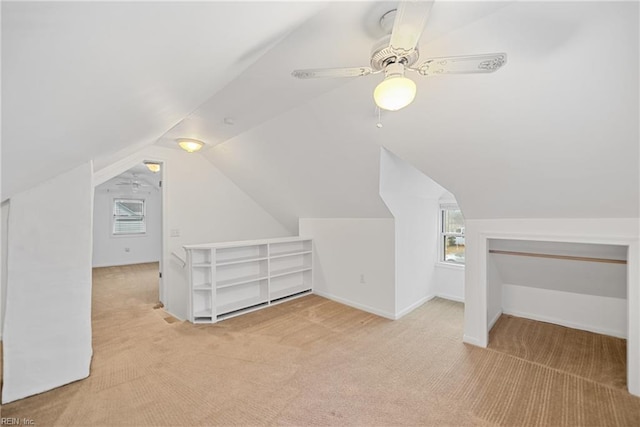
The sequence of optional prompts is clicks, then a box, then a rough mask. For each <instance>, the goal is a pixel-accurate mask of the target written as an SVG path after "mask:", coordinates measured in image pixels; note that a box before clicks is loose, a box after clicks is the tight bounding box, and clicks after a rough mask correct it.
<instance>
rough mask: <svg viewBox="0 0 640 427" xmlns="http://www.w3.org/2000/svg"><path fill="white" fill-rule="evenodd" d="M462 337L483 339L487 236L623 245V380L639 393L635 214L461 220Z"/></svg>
mask: <svg viewBox="0 0 640 427" xmlns="http://www.w3.org/2000/svg"><path fill="white" fill-rule="evenodd" d="M465 232H466V236H465V237H466V266H465V283H466V286H465V319H464V341H465V342H468V343H470V344H474V345H479V346H482V347H486V345H487V342H488V331H489V329H488V323H489V319H488V316H487V310H488V301H489V300H490V299H491V295H490V289H489V287H488V285H487V268H488V266H487V257H488V253H487V249H488V241H489V239H518V240H534V241H552V242H572V243H595V244H605V245H622V246H628V250H629V252H628V261H627V262H628V263H627V312H628V316H629V317H628V321H627V334H628V338H627V368H628V375H627V384H628V388H629V392H630V393H632V394H635V395H640V268H639V264H640V245H639V242H638V236H639V224H638V219H637V218H625V219H620V218H607V219H595V218H594V219H566V218H565V219H562V218H557V219H502V220H469V219H467V220H466V230H465Z"/></svg>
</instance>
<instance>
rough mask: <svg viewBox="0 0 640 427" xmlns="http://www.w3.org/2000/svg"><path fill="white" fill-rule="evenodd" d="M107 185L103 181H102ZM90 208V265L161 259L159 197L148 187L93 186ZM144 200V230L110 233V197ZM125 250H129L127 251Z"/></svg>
mask: <svg viewBox="0 0 640 427" xmlns="http://www.w3.org/2000/svg"><path fill="white" fill-rule="evenodd" d="M104 185H106V184H104ZM94 197H95V201H94V209H93V266H94V267H106V266H114V265H127V264H140V263H144V262H156V261H159V260H160V255H161V252H162V197H161V193H160V191H157V190H154V189H150V190H148V191H147V190H145V191H140V192H138V193H133V194H132V193H131V192H125V191H117V190H115V191H114V190H110V189H108V188H105V187H103V186H102V185H101V186H98V187H96V191H95V196H94ZM117 198H134V199H144V201H145V210H146V215H145V219H146V229H147V231H146V233H145V234H140V235H129V236H114V235H113V234H112V232H111V231H112V219H113V199H117ZM127 249H128V251H127Z"/></svg>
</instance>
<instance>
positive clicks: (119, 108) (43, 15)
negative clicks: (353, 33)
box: [2, 1, 325, 199]
mask: <svg viewBox="0 0 640 427" xmlns="http://www.w3.org/2000/svg"><path fill="white" fill-rule="evenodd" d="M323 7H325V5H324V4H322V3H313V2H273V3H268V2H5V1H3V2H2V107H3V108H2V142H3V144H2V199H6V198H8V197H10V196H11V195H12V194H14V193H16V192H17V191H21V190H23V189H26V188H28V187H30V186H32V185H34V184H36V183H39V182H41V181H43V180H45V179H48V178H51V177H53V176H55V175H57V174H59V173H61V172H63V171H66V170H68V169H71V168H73V167H75V166H77V165H78V164H80V163H82V162H86V161H88V160H90V159H92V158H95V157H97V156H100V155H105V154H108V153H114V152H117V151H119V150H121V149H123V148H126V147H130V146H134V145H140V146H144V145H147V144H152V143H154V142H155V141H156V140H157V139H158V138H159V137H160V136H162V135H163V134H164V133H165V132H166V131H167V130H168V129H170V128H172V127H173V126H174V125H176V124H177V123H179V122H180V120H182V119H183V118H184V117H185V116H187V115H188V114H189V113H190V112H192V111H193V110H194V109H196V107H198V106H199V105H201V104H202V103H203V102H205V101H206V100H207V99H208V98H209V97H211V96H212V95H214V94H215V93H216V92H217V91H218V90H220V89H221V88H222V87H224V86H225V84H226V83H228V82H229V81H230V80H232V78H233V77H234V76H235V75H237V74H238V73H239V72H241V71H242V70H243V69H244V68H246V67H247V66H248V65H250V64H251V63H252V62H253V61H255V60H256V59H257V58H258V57H259V56H260V55H261V54H262V53H263V52H264V51H265V50H266V49H268V48H269V47H270V45H271V44H272V43H275V42H277V40H279V39H280V38H282V37H283V36H285V35H286V34H287V33H288V32H289V31H290V30H291V29H293V28H295V27H296V26H297V25H299V24H300V23H301V22H303V21H304V20H306V19H307V18H308V17H309V16H311V15H313V14H314V13H315V12H317V11H318V10H320V9H321V8H323Z"/></svg>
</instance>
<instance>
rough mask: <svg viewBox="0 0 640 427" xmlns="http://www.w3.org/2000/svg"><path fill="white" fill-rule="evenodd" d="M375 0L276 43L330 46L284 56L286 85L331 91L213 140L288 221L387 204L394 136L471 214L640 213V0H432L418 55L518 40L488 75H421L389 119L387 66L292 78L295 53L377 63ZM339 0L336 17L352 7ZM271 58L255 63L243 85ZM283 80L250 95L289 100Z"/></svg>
mask: <svg viewBox="0 0 640 427" xmlns="http://www.w3.org/2000/svg"><path fill="white" fill-rule="evenodd" d="M366 6H367V5H348V7H349V8H357V7H360V8H361V9H360V11H359V12H360V14H359V15H358V13H357V12H356V13H352V16H353V19H352V21H351V22H347V21H345V20H343V21H341V20H339V19H336V20H334V21H331V22H329V21H327V22H324V26H322V25H320V23H319V22H318V23H317V25H316V27H317V28H315V29H314V30H315V31H311V30H308V29H306V30H307V32H304V33H301V32H299V31H297V32H294V33H292V34H291V35H290V37H289V38H288V39H286V40H283V42H282V43H281V45H279V46H278V48H279V49H284V48H285V46H287V47H289V49H292V50H294V51H295V49H298V51H297V52H299V46H300V45H307V46H313V49H312V51H314V52H315V51H317V52H325V54H323V55H321V56H320V57H318V56H317V55H312V54H306V55H305V54H299V55H292V56H291V57H289V58H283V57H280V56H279V57H278V58H279V61H278V67H279V68H280V69H282V71H281V74H280V77H279V78H278V79H279V80H278V84H282V85H286V86H284V87H285V88H286V89H282V88H280V89H279V92H280V91H282V92H287V91H291V92H294V93H297V92H298V91H299V90H301V89H300V88H301V87H303V86H304V88H305V89H304V90H310V89H308V88H309V87H313V88H317V89H318V90H319V91H320V92H322V93H321V94H320V95H318V96H317V97H315V98H313V99H310V100H309V101H307V102H305V103H302V104H300V105H298V106H295V107H292V108H291V109H290V110H288V111H286V112H284V113H282V114H280V115H277V116H276V117H274V118H272V119H269V120H268V121H267V122H265V123H264V124H262V125H258V126H256V127H255V128H254V129H252V130H250V131H247V132H243V133H241V134H240V135H239V136H237V137H235V138H232V139H229V140H227V142H226V143H225V144H222V145H218V146H216V147H215V148H213V149H211V150H209V151H208V152H206V153H205V156H207V158H209V159H210V160H211V161H212V162H213V163H214V164H215V165H216V166H218V167H219V168H220V169H222V170H223V171H224V173H225V174H227V175H228V176H229V177H231V179H232V180H234V181H235V182H236V183H237V184H238V185H239V186H240V187H241V188H243V189H245V191H247V192H248V193H249V194H251V195H252V197H254V198H255V199H256V200H258V201H259V202H260V203H262V204H263V205H264V206H265V207H266V208H267V209H268V210H269V211H270V212H272V214H274V215H275V216H276V217H278V218H281V220H282V221H283V222H286V223H288V224H289V223H291V222H292V221H293V220H294V218H295V217H297V216H303V217H305V216H362V217H368V216H385V215H388V214H387V213H385V211H384V209H383V208H382V206H381V204H380V203H379V199H378V196H377V188H375V187H376V185H377V180H378V158H377V151H378V148H379V146H384V147H386V148H388V149H389V150H391V151H392V152H394V153H395V154H396V155H398V156H400V157H401V158H403V159H405V160H406V161H408V162H409V163H411V164H413V165H414V166H416V167H417V168H418V169H420V170H421V171H422V172H423V173H425V174H426V175H428V176H430V177H431V178H433V179H434V180H435V181H436V182H438V183H439V184H441V185H442V186H444V187H445V188H447V189H448V190H450V191H451V192H452V193H453V194H454V195H455V197H456V198H457V200H458V202H459V203H460V205H461V207H462V209H463V211H464V213H465V217H466V218H518V217H520V218H523V217H524V218H536V217H540V218H543V217H546V218H554V217H558V218H560V217H565V218H567V217H568V218H572V217H575V218H580V217H637V216H638V206H639V197H638V193H639V188H638V181H639V167H638V160H639V151H638V140H639V132H638V113H639V111H638V104H639V102H638V93H639V91H638V71H639V70H638V51H639V50H638V4H637V3H608V2H562V3H553V2H551V3H550V2H516V3H484V2H483V3H480V4H477V3H473V2H472V3H458V2H456V3H445V2H436V4H435V6H434V8H433V9H432V15H431V17H430V20H429V22H428V23H427V31H426V32H425V34H424V35H423V38H422V43H421V46H420V50H421V52H422V57H428V56H435V57H437V56H446V55H461V54H471V53H484V52H507V53H508V55H509V59H508V64H507V66H506V67H504V68H503V69H501V70H500V71H499V72H497V73H495V74H491V75H456V76H438V77H432V78H421V77H419V76H416V75H411V78H413V79H414V80H415V81H416V82H417V85H418V95H417V98H416V100H415V102H414V103H413V104H412V105H410V106H409V107H407V108H405V109H403V110H401V111H399V112H395V113H383V114H382V123H383V127H382V128H381V129H378V128H376V127H375V123H376V122H377V117H376V115H375V112H374V105H373V102H372V95H371V94H372V91H373V88H374V87H375V85H376V84H377V82H378V81H379V78H378V77H379V76H368V77H364V78H357V79H342V80H339V82H341V85H340V86H338V87H336V88H334V89H332V90H329V91H326V86H325V85H326V82H325V81H322V80H320V81H297V80H294V79H291V78H289V80H288V81H285V80H280V79H285V77H284V75H285V72H286V71H288V70H291V69H294V68H305V67H318V66H326V67H333V66H340V65H347V66H354V65H359V64H366V63H367V58H368V52H369V49H370V46H371V44H372V43H373V40H374V39H373V38H372V37H369V38H368V39H367V38H366V37H364V38H363V36H367V33H366V32H365V31H364V30H363V28H362V25H361V22H362V20H363V19H366V17H367V14H368V13H369V11H370V9H367V7H366ZM332 7H333V8H334V9H332V10H330V11H329V10H327V11H325V12H326V15H327V16H329V17H330V16H332V15H330V13H333V14H334V15H337V16H341V15H340V13H339V12H338V8H344V7H347V6H345V5H343V4H339V5H332ZM456 16H459V17H460V19H461V22H459V23H458V25H456V19H455V17H456ZM432 28H433V29H434V30H433V32H432ZM327 32H329V33H330V34H332V36H331V40H329V41H328V42H327V43H326V49H325V50H320V49H319V43H322V40H324V38H325V34H326V33H327ZM335 34H338V35H339V39H340V40H342V42H341V43H335V42H334V41H333V38H335ZM347 41H348V42H347ZM341 52H349V54H350V55H353V56H352V60H348V59H346V60H345V59H344V58H343V57H341ZM269 58H270V53H269V54H267V55H265V56H264V57H263V58H261V61H263V62H264V61H268V60H269ZM261 73H262V71H261V69H253V68H249V69H248V70H247V71H246V72H245V73H244V74H242V75H240V76H239V77H238V79H236V81H235V82H234V83H233V84H234V85H237V86H238V87H241V86H242V82H245V81H247V82H248V81H252V80H254V79H259V78H260V75H261ZM274 78H275V77H274ZM287 78H288V76H287ZM334 81H335V80H334ZM279 92H269V91H268V90H267V89H265V91H264V92H258V94H257V98H256V99H254V100H253V102H255V103H257V104H259V105H261V106H262V108H263V109H264V110H269V109H270V108H271V106H272V105H273V106H274V108H277V106H278V105H279V104H278V102H277V101H276V99H277V96H278V93H279ZM232 96H233V95H232V94H231V93H225V96H224V97H221V98H220V99H217V100H216V99H215V98H214V99H212V100H210V101H209V102H210V103H212V104H213V103H215V102H216V101H217V102H218V103H219V104H220V105H224V104H225V102H226V101H227V100H228V99H229V97H232ZM196 113H198V114H199V111H197V112H196ZM205 115H206V112H203V116H205Z"/></svg>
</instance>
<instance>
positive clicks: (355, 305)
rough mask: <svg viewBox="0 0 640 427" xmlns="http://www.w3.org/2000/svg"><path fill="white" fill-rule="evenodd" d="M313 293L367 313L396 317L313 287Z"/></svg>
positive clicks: (393, 318) (388, 317) (389, 317)
mask: <svg viewBox="0 0 640 427" xmlns="http://www.w3.org/2000/svg"><path fill="white" fill-rule="evenodd" d="M313 293H314V294H316V295H319V296H321V297H324V298H327V299H330V300H332V301H335V302H339V303H340V304H344V305H348V306H349V307H353V308H357V309H358V310H362V311H366V312H368V313H372V314H376V315H378V316H381V317H385V318H387V319H391V320H395V319H396V318H395V316H394V315H393V314H391V313H388V312H386V311H382V310H378V309H377V308H373V307H369V306H367V305H364V304H360V303H357V302H353V301H350V300H348V299H345V298H341V297H337V296H335V295H332V294H329V293H327V292H324V291H318V290H317V289H314V290H313Z"/></svg>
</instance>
